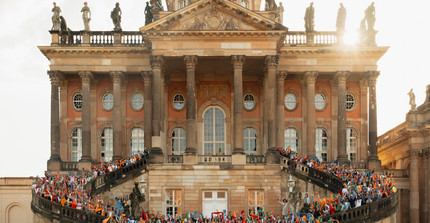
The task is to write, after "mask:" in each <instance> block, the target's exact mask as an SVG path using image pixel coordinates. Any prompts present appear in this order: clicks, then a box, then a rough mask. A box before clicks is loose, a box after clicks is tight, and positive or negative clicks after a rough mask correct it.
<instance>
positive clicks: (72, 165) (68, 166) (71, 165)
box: [60, 161, 79, 171]
mask: <svg viewBox="0 0 430 223" xmlns="http://www.w3.org/2000/svg"><path fill="white" fill-rule="evenodd" d="M60 170H61V171H78V170H79V163H78V162H64V161H63V162H61V166H60Z"/></svg>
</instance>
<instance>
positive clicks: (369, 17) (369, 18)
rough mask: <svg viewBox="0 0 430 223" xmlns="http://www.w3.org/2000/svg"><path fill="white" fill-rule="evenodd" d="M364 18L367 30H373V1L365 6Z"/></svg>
mask: <svg viewBox="0 0 430 223" xmlns="http://www.w3.org/2000/svg"><path fill="white" fill-rule="evenodd" d="M364 18H365V19H366V22H367V30H371V31H373V30H374V29H373V28H374V26H375V20H376V19H375V2H372V4H370V5H369V7H367V9H366V11H364Z"/></svg>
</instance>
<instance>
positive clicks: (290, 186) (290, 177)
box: [287, 175, 296, 193]
mask: <svg viewBox="0 0 430 223" xmlns="http://www.w3.org/2000/svg"><path fill="white" fill-rule="evenodd" d="M287 182H288V183H287V185H288V188H289V190H290V193H292V192H293V188H294V186H295V185H296V181H295V180H293V177H292V176H291V175H290V176H289V177H288V181H287Z"/></svg>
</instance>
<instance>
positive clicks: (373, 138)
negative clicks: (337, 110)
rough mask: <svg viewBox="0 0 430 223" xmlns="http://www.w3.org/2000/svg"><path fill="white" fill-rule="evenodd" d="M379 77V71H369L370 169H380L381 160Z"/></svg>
mask: <svg viewBox="0 0 430 223" xmlns="http://www.w3.org/2000/svg"><path fill="white" fill-rule="evenodd" d="M378 76H379V71H368V72H367V78H368V84H369V94H370V95H369V103H370V105H369V158H368V168H369V169H380V168H381V160H379V158H378V148H377V145H376V143H377V140H378V124H377V110H376V79H377V78H378Z"/></svg>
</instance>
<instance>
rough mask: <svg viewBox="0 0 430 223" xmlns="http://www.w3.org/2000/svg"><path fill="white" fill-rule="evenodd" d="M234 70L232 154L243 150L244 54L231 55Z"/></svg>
mask: <svg viewBox="0 0 430 223" xmlns="http://www.w3.org/2000/svg"><path fill="white" fill-rule="evenodd" d="M231 62H232V64H233V70H234V150H233V154H244V150H243V81H242V71H243V64H244V62H245V55H232V56H231Z"/></svg>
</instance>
